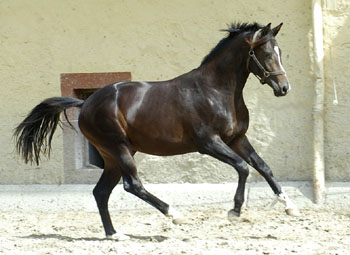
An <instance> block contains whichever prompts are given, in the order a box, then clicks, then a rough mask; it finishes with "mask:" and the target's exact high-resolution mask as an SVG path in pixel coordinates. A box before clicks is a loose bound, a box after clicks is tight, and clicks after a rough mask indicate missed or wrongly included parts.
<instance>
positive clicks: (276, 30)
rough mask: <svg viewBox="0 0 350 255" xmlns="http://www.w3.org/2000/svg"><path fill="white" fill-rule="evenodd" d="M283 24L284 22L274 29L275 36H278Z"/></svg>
mask: <svg viewBox="0 0 350 255" xmlns="http://www.w3.org/2000/svg"><path fill="white" fill-rule="evenodd" d="M282 25H283V23H281V24H279V25H278V26H277V27H275V28H273V29H272V33H273V36H276V35H277V34H278V32H279V31H280V29H281V27H282Z"/></svg>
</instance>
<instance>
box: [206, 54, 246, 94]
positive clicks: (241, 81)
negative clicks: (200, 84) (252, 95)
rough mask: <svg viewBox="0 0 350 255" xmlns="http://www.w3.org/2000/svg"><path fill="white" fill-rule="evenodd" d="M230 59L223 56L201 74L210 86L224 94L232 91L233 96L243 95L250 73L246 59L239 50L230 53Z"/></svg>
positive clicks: (207, 66)
mask: <svg viewBox="0 0 350 255" xmlns="http://www.w3.org/2000/svg"><path fill="white" fill-rule="evenodd" d="M227 54H230V55H229V56H230V58H228V57H227V56H221V57H218V58H217V59H214V60H213V61H212V62H211V63H209V64H208V65H205V66H203V67H200V68H202V70H201V74H202V75H203V76H204V77H205V79H206V80H208V81H210V82H208V84H207V85H208V86H210V87H214V88H215V89H217V90H222V91H223V93H227V92H228V91H231V92H232V93H233V94H236V93H242V91H243V88H244V86H245V83H246V82H247V79H248V76H249V71H248V70H247V67H246V57H245V56H244V53H242V52H240V51H239V50H237V51H236V52H228V53H227Z"/></svg>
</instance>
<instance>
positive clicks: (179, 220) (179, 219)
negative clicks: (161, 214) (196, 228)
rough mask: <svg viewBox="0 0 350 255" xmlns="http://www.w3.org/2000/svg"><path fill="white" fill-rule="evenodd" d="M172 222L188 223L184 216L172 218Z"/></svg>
mask: <svg viewBox="0 0 350 255" xmlns="http://www.w3.org/2000/svg"><path fill="white" fill-rule="evenodd" d="M173 223H174V224H175V225H180V224H187V223H188V220H187V219H186V218H185V217H181V218H176V219H173Z"/></svg>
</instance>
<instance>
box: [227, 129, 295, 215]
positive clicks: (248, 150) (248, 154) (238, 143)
mask: <svg viewBox="0 0 350 255" xmlns="http://www.w3.org/2000/svg"><path fill="white" fill-rule="evenodd" d="M230 147H231V148H232V150H233V151H235V152H236V153H237V154H238V155H240V156H241V157H242V158H243V159H244V160H245V161H246V162H247V163H248V164H249V165H251V166H252V167H254V168H255V169H256V170H257V171H258V172H259V173H260V174H261V175H262V176H263V177H264V178H265V180H266V181H267V182H268V184H269V185H270V187H271V189H272V190H273V192H274V193H275V194H276V196H277V198H278V200H279V201H280V202H282V203H283V204H284V205H285V209H286V213H287V214H288V215H291V216H299V215H300V212H299V210H298V208H297V206H296V205H295V204H294V203H293V202H292V201H291V200H290V199H289V197H288V195H287V194H286V193H285V192H284V191H283V189H282V188H281V186H280V185H279V184H278V183H277V181H276V179H275V178H274V176H273V173H272V171H271V169H270V167H269V166H268V165H267V164H266V163H265V162H264V160H262V159H261V158H260V156H259V155H258V154H257V153H256V152H255V150H254V148H253V146H252V145H251V144H250V143H249V140H248V138H247V137H246V136H243V137H240V138H238V139H235V140H234V142H233V143H232V144H231V145H230Z"/></svg>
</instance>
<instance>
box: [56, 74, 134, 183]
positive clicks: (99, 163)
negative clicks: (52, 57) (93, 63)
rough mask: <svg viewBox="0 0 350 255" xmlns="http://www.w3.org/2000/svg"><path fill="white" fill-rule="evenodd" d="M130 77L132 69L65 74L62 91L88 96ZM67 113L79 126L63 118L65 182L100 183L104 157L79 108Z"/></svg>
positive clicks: (81, 96) (73, 95)
mask: <svg viewBox="0 0 350 255" xmlns="http://www.w3.org/2000/svg"><path fill="white" fill-rule="evenodd" d="M130 80H131V73H130V72H118V73H69V74H61V92H62V96H66V97H75V98H80V99H84V100H85V99H87V98H88V97H89V96H90V95H91V94H93V93H94V92H95V91H96V90H98V89H100V88H102V87H104V86H106V85H109V84H113V83H116V82H121V81H130ZM67 116H68V118H69V121H70V122H71V123H72V125H73V126H74V128H75V130H73V129H72V128H70V126H69V125H68V124H67V123H66V122H65V120H63V157H64V183H83V184H88V183H96V182H97V180H98V178H99V177H100V175H101V171H102V169H103V167H104V163H103V159H102V157H101V156H100V154H99V153H98V151H97V150H96V148H95V147H94V146H93V145H92V144H90V143H89V142H88V141H87V139H86V138H85V137H84V136H83V135H82V133H81V132H80V130H79V127H78V116H79V109H76V108H71V109H69V110H68V111H67Z"/></svg>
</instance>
